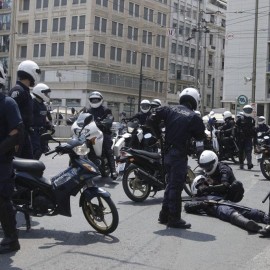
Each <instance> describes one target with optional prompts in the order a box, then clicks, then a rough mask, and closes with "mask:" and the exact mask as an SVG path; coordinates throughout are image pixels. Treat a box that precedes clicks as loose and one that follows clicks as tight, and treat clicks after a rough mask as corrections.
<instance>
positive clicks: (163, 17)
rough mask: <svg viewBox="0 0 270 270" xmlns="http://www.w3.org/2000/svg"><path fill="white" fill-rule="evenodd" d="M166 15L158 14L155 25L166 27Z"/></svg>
mask: <svg viewBox="0 0 270 270" xmlns="http://www.w3.org/2000/svg"><path fill="white" fill-rule="evenodd" d="M166 18H167V16H166V14H164V13H161V12H158V16H157V23H158V24H159V25H161V26H166Z"/></svg>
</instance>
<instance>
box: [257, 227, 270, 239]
mask: <svg viewBox="0 0 270 270" xmlns="http://www.w3.org/2000/svg"><path fill="white" fill-rule="evenodd" d="M259 234H261V235H263V236H264V237H269V236H270V225H266V226H265V227H264V228H263V229H261V230H259Z"/></svg>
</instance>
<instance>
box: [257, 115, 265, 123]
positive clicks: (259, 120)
mask: <svg viewBox="0 0 270 270" xmlns="http://www.w3.org/2000/svg"><path fill="white" fill-rule="evenodd" d="M262 124H265V117H264V116H259V118H258V125H262Z"/></svg>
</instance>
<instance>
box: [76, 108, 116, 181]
mask: <svg viewBox="0 0 270 270" xmlns="http://www.w3.org/2000/svg"><path fill="white" fill-rule="evenodd" d="M90 115H91V114H89V113H81V114H80V115H79V116H78V118H77V120H76V121H75V122H74V123H73V125H72V126H71V131H72V133H73V136H72V137H73V138H77V137H78V134H80V132H81V129H82V126H83V125H84V120H85V119H86V118H87V117H89V116H90ZM112 120H113V119H105V120H104V121H100V122H99V121H97V122H96V121H94V119H93V118H92V121H91V122H90V123H88V125H86V126H85V127H84V130H83V131H82V133H83V134H84V136H85V137H86V139H87V144H86V145H87V147H88V148H89V150H90V152H89V153H88V154H87V158H88V159H89V160H91V161H92V162H94V164H95V165H96V166H97V167H98V168H99V170H100V172H101V175H102V176H103V177H110V175H111V172H110V167H109V162H108V159H107V157H106V156H105V155H104V153H103V139H104V136H103V132H102V131H101V129H100V128H102V125H108V126H111V125H112ZM115 142H116V141H115ZM115 142H114V143H115ZM114 148H115V144H113V145H112V150H113V151H114V153H115V154H117V151H116V150H114ZM119 154H120V153H119Z"/></svg>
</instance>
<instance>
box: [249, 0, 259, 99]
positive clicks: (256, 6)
mask: <svg viewBox="0 0 270 270" xmlns="http://www.w3.org/2000/svg"><path fill="white" fill-rule="evenodd" d="M258 10H259V0H256V3H255V25H254V48H253V71H252V91H251V102H252V103H255V91H256V75H257V74H256V71H257V70H256V66H257V35H258Z"/></svg>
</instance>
